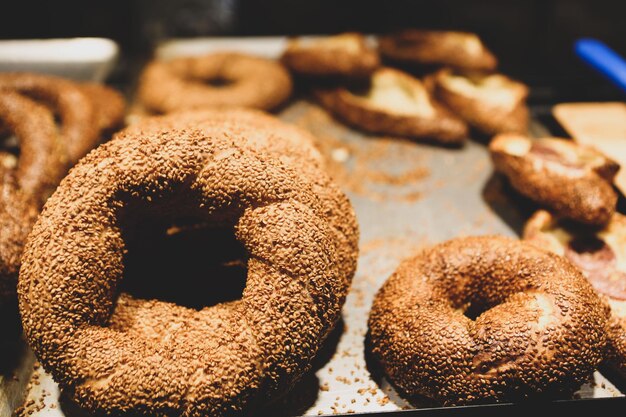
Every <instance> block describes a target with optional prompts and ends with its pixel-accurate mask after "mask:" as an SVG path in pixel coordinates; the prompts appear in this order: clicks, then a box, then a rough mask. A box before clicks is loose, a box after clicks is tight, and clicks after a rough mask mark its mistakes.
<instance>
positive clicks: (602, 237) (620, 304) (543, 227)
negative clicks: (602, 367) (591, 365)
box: [524, 210, 626, 378]
mask: <svg viewBox="0 0 626 417" xmlns="http://www.w3.org/2000/svg"><path fill="white" fill-rule="evenodd" d="M524 239H525V240H527V241H528V242H530V243H532V244H534V245H536V246H539V247H541V248H544V249H547V250H550V251H552V252H554V253H556V254H558V255H561V256H564V257H566V258H567V259H569V260H570V261H571V262H572V263H573V264H574V265H576V266H577V267H578V268H580V270H581V271H582V272H583V274H584V275H585V276H586V277H587V279H588V280H589V282H591V285H592V286H593V288H594V289H595V290H596V291H597V292H598V293H599V294H600V295H601V296H602V297H604V299H605V300H606V302H607V304H608V308H609V310H610V312H611V313H610V314H611V319H610V321H609V327H608V330H607V334H608V335H609V348H610V349H609V355H608V360H607V365H608V366H609V367H610V368H612V369H613V370H615V371H616V372H617V373H618V374H620V375H621V376H622V378H626V216H624V215H622V214H619V213H615V214H614V215H613V217H611V221H609V223H608V224H607V225H606V226H605V227H604V228H602V229H595V228H594V229H591V228H585V227H581V226H580V225H576V224H573V223H572V222H567V221H563V220H560V219H558V218H556V217H554V216H552V215H551V214H550V213H549V212H547V211H545V210H539V211H537V212H536V213H535V214H534V215H533V216H532V217H531V218H530V220H528V223H526V226H525V227H524Z"/></svg>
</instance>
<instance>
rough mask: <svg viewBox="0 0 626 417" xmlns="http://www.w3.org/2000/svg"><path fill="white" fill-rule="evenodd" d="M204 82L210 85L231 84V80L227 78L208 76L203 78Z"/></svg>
mask: <svg viewBox="0 0 626 417" xmlns="http://www.w3.org/2000/svg"><path fill="white" fill-rule="evenodd" d="M204 82H205V83H206V84H208V85H210V86H211V87H227V86H229V85H231V84H233V81H232V80H228V79H226V78H223V77H216V78H210V79H208V80H204Z"/></svg>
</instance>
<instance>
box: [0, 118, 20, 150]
mask: <svg viewBox="0 0 626 417" xmlns="http://www.w3.org/2000/svg"><path fill="white" fill-rule="evenodd" d="M0 152H2V153H3V154H9V155H13V156H15V157H19V155H20V139H19V138H18V137H17V136H16V135H14V134H13V132H11V131H10V130H8V128H6V127H5V126H3V125H2V122H1V121H0Z"/></svg>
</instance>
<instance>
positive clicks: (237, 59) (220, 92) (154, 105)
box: [138, 52, 292, 113]
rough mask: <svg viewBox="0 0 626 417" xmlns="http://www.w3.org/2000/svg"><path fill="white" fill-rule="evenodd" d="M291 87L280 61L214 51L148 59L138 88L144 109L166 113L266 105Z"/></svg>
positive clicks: (284, 96)
mask: <svg viewBox="0 0 626 417" xmlns="http://www.w3.org/2000/svg"><path fill="white" fill-rule="evenodd" d="M211 83H212V84H211ZM291 90H292V82H291V76H290V75H289V72H288V71H287V70H286V69H285V68H284V67H283V66H282V65H281V64H280V63H278V62H274V61H271V60H269V59H266V58H261V57H256V56H252V55H245V54H240V53H234V52H216V53H212V54H208V55H203V56H192V57H182V58H174V59H171V60H168V61H166V60H154V61H152V62H150V63H149V64H148V65H147V66H146V68H145V69H144V71H143V73H142V75H141V79H140V82H139V91H138V94H139V98H140V100H141V102H142V103H143V105H144V106H145V107H146V108H147V109H148V110H150V111H152V112H154V113H170V112H174V111H182V110H194V109H201V108H223V107H249V108H255V109H260V110H270V109H273V108H275V107H277V106H278V105H280V104H282V103H283V102H284V101H285V100H287V99H288V98H289V96H290V95H291Z"/></svg>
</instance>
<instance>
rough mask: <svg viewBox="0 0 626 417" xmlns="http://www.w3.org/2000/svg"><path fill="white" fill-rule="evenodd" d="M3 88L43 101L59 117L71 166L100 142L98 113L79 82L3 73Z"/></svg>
mask: <svg viewBox="0 0 626 417" xmlns="http://www.w3.org/2000/svg"><path fill="white" fill-rule="evenodd" d="M0 89H9V90H15V91H17V92H19V93H20V94H24V95H27V96H28V97H31V98H33V99H35V100H36V101H42V102H43V103H44V104H46V105H47V106H49V107H50V108H51V109H53V111H54V112H55V113H56V114H58V115H59V117H60V118H61V136H62V137H63V141H64V143H65V147H66V149H67V157H68V162H69V163H70V164H74V163H76V161H78V160H79V159H80V158H82V157H83V156H84V155H85V154H87V152H89V151H90V150H91V149H92V148H93V147H94V146H96V144H97V143H98V140H99V138H100V132H99V129H98V119H99V116H98V113H97V110H96V108H95V105H94V103H93V102H92V101H91V99H90V98H89V97H88V96H87V95H86V94H85V93H84V92H83V91H82V90H81V89H80V87H79V86H78V85H76V84H75V83H73V82H71V81H69V80H66V79H63V78H59V77H53V76H50V75H39V74H31V73H4V74H0Z"/></svg>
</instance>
